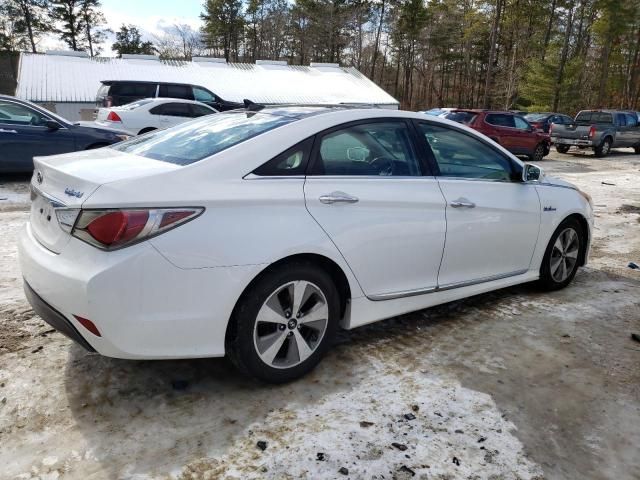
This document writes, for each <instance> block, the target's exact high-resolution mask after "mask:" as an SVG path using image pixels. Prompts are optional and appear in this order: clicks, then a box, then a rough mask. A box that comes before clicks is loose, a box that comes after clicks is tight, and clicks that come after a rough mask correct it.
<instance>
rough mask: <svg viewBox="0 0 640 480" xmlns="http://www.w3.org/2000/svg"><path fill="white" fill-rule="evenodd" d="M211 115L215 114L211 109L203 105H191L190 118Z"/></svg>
mask: <svg viewBox="0 0 640 480" xmlns="http://www.w3.org/2000/svg"><path fill="white" fill-rule="evenodd" d="M212 113H216V112H215V111H213V110H212V109H211V108H207V107H205V106H204V105H194V104H191V116H192V117H193V118H196V117H202V116H204V115H211V114H212Z"/></svg>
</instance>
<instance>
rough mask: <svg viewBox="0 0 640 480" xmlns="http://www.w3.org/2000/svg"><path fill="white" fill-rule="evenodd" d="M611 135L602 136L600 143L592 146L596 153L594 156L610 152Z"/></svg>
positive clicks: (602, 155)
mask: <svg viewBox="0 0 640 480" xmlns="http://www.w3.org/2000/svg"><path fill="white" fill-rule="evenodd" d="M611 144H612V141H611V137H604V140H602V143H601V144H600V145H598V146H597V147H594V149H593V151H594V152H595V154H596V157H606V156H607V155H609V152H611Z"/></svg>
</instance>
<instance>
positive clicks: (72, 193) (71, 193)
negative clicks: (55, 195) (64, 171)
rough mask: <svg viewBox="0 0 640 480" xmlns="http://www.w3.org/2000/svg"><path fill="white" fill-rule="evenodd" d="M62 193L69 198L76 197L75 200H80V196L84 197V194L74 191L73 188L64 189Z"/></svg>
mask: <svg viewBox="0 0 640 480" xmlns="http://www.w3.org/2000/svg"><path fill="white" fill-rule="evenodd" d="M64 193H65V195H69V196H70V197H76V198H82V196H83V195H84V192H79V191H78V190H74V189H73V188H69V187H67V188H65V189H64Z"/></svg>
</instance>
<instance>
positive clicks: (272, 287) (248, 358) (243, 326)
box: [225, 261, 340, 383]
mask: <svg viewBox="0 0 640 480" xmlns="http://www.w3.org/2000/svg"><path fill="white" fill-rule="evenodd" d="M295 281H306V282H310V283H312V284H314V285H315V286H317V287H318V288H319V290H321V292H322V294H323V295H324V297H325V298H326V305H327V307H328V319H327V322H326V328H325V331H324V335H323V336H322V338H321V339H320V340H319V343H317V344H316V346H315V347H314V348H315V349H314V350H313V353H312V354H311V355H310V356H309V357H308V358H307V359H306V360H304V361H302V362H301V363H298V364H296V365H294V366H291V367H281V368H276V367H273V366H271V365H269V364H267V363H266V362H265V361H263V360H262V358H261V356H260V354H259V352H258V351H257V349H258V347H257V344H256V341H254V329H256V330H255V331H256V332H257V331H258V330H257V327H256V322H257V316H258V313H259V312H260V309H261V308H263V305H264V304H265V302H266V301H267V300H268V299H269V298H273V297H272V295H273V294H274V292H276V291H278V289H280V288H282V287H283V286H285V285H286V284H288V283H291V282H295ZM301 310H302V308H301ZM339 317H340V298H339V294H338V290H337V289H336V286H335V284H334V283H333V280H332V279H331V277H330V276H329V274H328V273H327V272H326V271H325V270H323V269H322V268H320V267H318V266H316V265H315V264H313V263H312V262H308V261H296V262H292V263H288V264H286V265H282V266H280V267H279V268H276V269H274V270H272V271H270V272H267V273H266V274H264V275H263V276H262V277H260V278H258V280H257V281H255V283H253V284H252V285H251V286H250V287H249V288H248V289H247V291H245V292H244V293H243V295H242V296H241V298H240V299H239V300H238V303H237V305H236V308H235V309H234V312H233V315H232V318H231V320H230V325H229V329H228V332H227V338H226V341H225V347H226V352H227V355H228V357H229V359H230V360H231V362H232V363H233V364H234V365H235V366H236V367H237V368H238V370H240V371H241V372H242V373H244V374H246V375H248V376H250V377H253V378H256V379H258V380H261V381H264V382H268V383H285V382H289V381H292V380H295V379H297V378H299V377H301V376H303V375H305V374H307V373H308V372H310V371H311V370H313V368H315V366H316V365H317V364H318V362H319V361H320V360H321V359H322V357H323V356H324V354H325V353H326V351H327V349H328V348H329V346H330V345H331V343H332V341H333V338H334V336H335V333H336V329H337V326H338V320H339ZM291 318H292V319H293V316H292V317H291ZM290 328H295V327H290ZM299 329H300V328H298V330H299ZM283 330H284V328H283ZM294 333H295V332H291V331H289V332H287V335H289V336H290V337H291V336H292V335H293V334H294ZM292 340H293V338H292V339H291V340H287V339H285V342H287V343H283V344H282V345H283V348H286V349H288V348H291V347H290V346H289V342H291V341H292ZM274 343H275V342H274ZM296 351H297V349H296ZM263 353H264V352H263ZM279 353H282V348H280V349H279Z"/></svg>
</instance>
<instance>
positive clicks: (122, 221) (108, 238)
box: [86, 210, 149, 246]
mask: <svg viewBox="0 0 640 480" xmlns="http://www.w3.org/2000/svg"><path fill="white" fill-rule="evenodd" d="M147 220H149V212H148V211H146V210H142V211H133V212H129V211H117V212H110V213H107V214H106V215H103V216H101V217H98V218H96V219H95V220H93V221H92V222H91V223H90V224H89V225H87V227H86V229H87V231H88V232H89V233H90V234H91V236H92V237H93V238H95V239H96V240H97V241H99V242H100V243H102V244H103V245H107V246H109V245H113V244H114V243H126V242H128V241H129V240H131V239H132V238H135V237H136V236H137V235H138V234H139V233H140V232H141V231H142V229H143V228H144V226H145V225H146V224H147Z"/></svg>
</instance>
